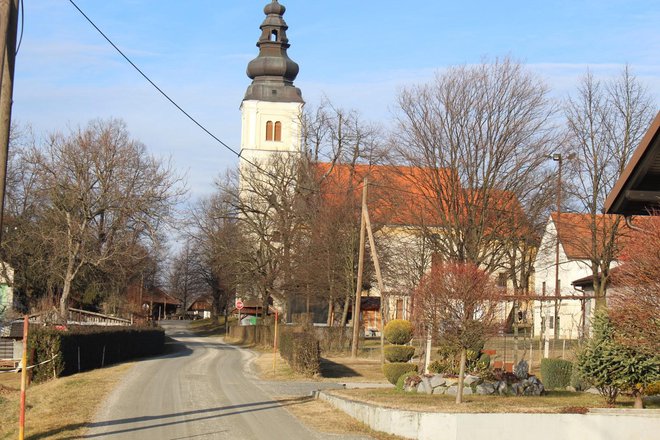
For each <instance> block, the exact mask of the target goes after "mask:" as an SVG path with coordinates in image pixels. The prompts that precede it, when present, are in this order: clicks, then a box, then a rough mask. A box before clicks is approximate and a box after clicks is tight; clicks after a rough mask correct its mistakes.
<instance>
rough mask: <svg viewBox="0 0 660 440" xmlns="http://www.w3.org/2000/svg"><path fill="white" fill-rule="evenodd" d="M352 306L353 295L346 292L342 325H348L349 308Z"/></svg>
mask: <svg viewBox="0 0 660 440" xmlns="http://www.w3.org/2000/svg"><path fill="white" fill-rule="evenodd" d="M350 306H351V295H350V294H348V293H347V294H346V298H344V310H343V311H342V313H341V327H342V328H344V327H346V321H348V308H349V307H350Z"/></svg>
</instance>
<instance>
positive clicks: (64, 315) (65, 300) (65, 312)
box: [60, 276, 71, 323]
mask: <svg viewBox="0 0 660 440" xmlns="http://www.w3.org/2000/svg"><path fill="white" fill-rule="evenodd" d="M70 293H71V278H70V277H68V276H67V277H65V278H64V285H63V286H62V296H61V297H60V321H62V322H63V323H66V322H67V320H68V318H69V294H70Z"/></svg>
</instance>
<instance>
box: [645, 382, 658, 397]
mask: <svg viewBox="0 0 660 440" xmlns="http://www.w3.org/2000/svg"><path fill="white" fill-rule="evenodd" d="M646 395H647V396H658V395H660V381H655V382H652V383H650V384H649V385H647V386H646Z"/></svg>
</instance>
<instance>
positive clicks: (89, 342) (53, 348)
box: [28, 326, 165, 382]
mask: <svg viewBox="0 0 660 440" xmlns="http://www.w3.org/2000/svg"><path fill="white" fill-rule="evenodd" d="M164 347H165V331H164V330H163V329H161V328H151V327H149V328H139V327H100V326H70V327H69V328H68V330H56V329H53V328H51V327H35V328H31V329H30V336H29V338H28V350H29V352H30V353H32V352H33V353H34V354H33V363H34V364H35V365H36V364H39V363H40V362H44V361H48V360H50V359H52V358H53V356H55V355H57V357H56V358H55V360H54V361H52V362H48V363H46V364H43V365H39V366H36V367H35V368H34V371H33V380H34V381H36V382H40V381H45V380H49V379H53V378H55V377H59V376H67V375H71V374H74V373H78V372H81V371H88V370H93V369H95V368H101V367H103V366H106V365H110V364H115V363H118V362H122V361H126V360H129V359H135V358H140V357H147V356H155V355H159V354H161V353H162V352H163V349H164Z"/></svg>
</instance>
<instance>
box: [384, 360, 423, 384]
mask: <svg viewBox="0 0 660 440" xmlns="http://www.w3.org/2000/svg"><path fill="white" fill-rule="evenodd" d="M409 371H414V372H417V365H415V364H411V363H408V362H392V363H390V364H385V365H383V374H384V375H385V377H386V378H387V380H388V381H389V382H390V383H391V384H392V385H396V383H397V381H398V380H399V378H400V377H401V376H402V375H403V374H405V373H407V372H409Z"/></svg>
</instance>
